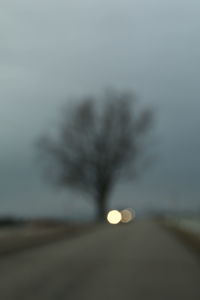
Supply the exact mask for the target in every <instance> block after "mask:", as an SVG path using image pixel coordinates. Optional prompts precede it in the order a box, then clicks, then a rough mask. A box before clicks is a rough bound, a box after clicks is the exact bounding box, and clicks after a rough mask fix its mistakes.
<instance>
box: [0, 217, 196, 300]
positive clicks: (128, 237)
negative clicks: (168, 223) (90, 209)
mask: <svg viewBox="0 0 200 300" xmlns="http://www.w3.org/2000/svg"><path fill="white" fill-rule="evenodd" d="M0 299H1V300H13V299H16V300H17V299H19V300H32V299H37V300H46V299H48V300H53V299H57V300H63V299H65V300H66V299H69V300H90V299H91V300H103V299H106V300H107V299H109V300H112V299H115V300H118V299H120V300H122V299H136V300H146V299H148V300H157V299H159V300H179V299H180V300H185V299H187V300H188V299H192V300H197V299H198V300H199V299H200V265H199V262H198V260H197V258H196V257H195V256H194V254H193V253H192V252H190V251H189V250H188V249H187V248H185V246H183V245H182V244H181V243H180V242H179V241H178V240H176V238H175V236H173V235H172V234H171V233H169V232H167V231H165V230H164V229H162V228H161V227H160V226H159V225H157V224H156V223H154V222H152V221H138V222H136V223H133V224H131V225H124V226H123V225H120V226H114V225H104V226H103V225H102V227H99V228H98V229H97V230H96V231H93V232H90V233H87V234H84V235H82V236H81V237H76V238H73V239H70V240H64V241H59V242H56V243H54V244H51V245H48V246H43V247H41V248H37V249H32V250H29V251H25V252H21V253H18V254H15V255H9V256H5V257H2V258H1V259H0Z"/></svg>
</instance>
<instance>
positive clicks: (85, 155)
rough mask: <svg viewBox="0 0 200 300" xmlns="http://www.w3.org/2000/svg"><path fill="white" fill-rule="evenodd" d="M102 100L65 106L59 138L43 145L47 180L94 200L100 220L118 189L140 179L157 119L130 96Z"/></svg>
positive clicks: (42, 141)
mask: <svg viewBox="0 0 200 300" xmlns="http://www.w3.org/2000/svg"><path fill="white" fill-rule="evenodd" d="M103 100H104V101H99V102H98V103H97V101H95V99H94V98H91V99H83V100H82V101H81V102H77V101H76V102H75V103H73V104H72V105H71V106H67V107H66V109H65V110H64V113H63V116H64V117H63V120H62V122H61V125H60V126H59V128H58V131H57V135H55V136H54V137H53V136H45V137H43V138H41V139H40V143H39V146H40V150H42V153H43V154H44V156H45V158H47V157H48V158H50V159H47V161H48V166H50V168H49V169H48V175H49V177H51V178H53V181H54V183H56V184H58V185H59V186H64V187H71V188H75V189H79V190H81V191H84V192H86V193H88V194H89V195H90V196H92V198H93V199H94V200H95V203H96V205H97V214H98V218H99V219H101V220H102V219H104V217H105V213H106V205H107V200H108V197H109V195H110V193H111V191H112V189H113V187H114V186H115V184H116V183H117V182H118V181H119V180H120V179H128V178H133V176H135V175H136V174H137V171H138V167H139V163H141V158H142V156H143V154H145V152H146V143H145V142H146V137H147V136H148V135H147V133H148V131H149V129H150V127H151V126H150V125H151V122H152V119H153V118H152V116H153V115H152V111H151V110H150V109H149V108H147V109H143V110H142V111H141V110H138V107H137V105H136V103H137V102H136V101H135V99H134V96H133V95H132V94H128V93H120V94H119V93H116V92H112V93H107V94H106V95H105V99H103Z"/></svg>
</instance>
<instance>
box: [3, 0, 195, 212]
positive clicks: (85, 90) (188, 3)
mask: <svg viewBox="0 0 200 300" xmlns="http://www.w3.org/2000/svg"><path fill="white" fill-rule="evenodd" d="M199 15H200V4H199V1H198V0H168V1H160V0H135V1H133V0H123V1H122V0H118V1H116V0H85V1H82V0H77V1H72V0H56V1H53V0H18V1H15V0H1V3H0V37H1V43H0V68H1V72H0V120H1V126H0V136H1V151H0V165H1V168H0V183H1V188H0V214H17V215H55V216H64V215H70V214H71V213H72V214H77V212H78V214H80V213H83V214H87V213H88V212H89V211H90V205H89V204H87V202H86V204H85V202H84V201H82V199H81V196H76V195H70V194H68V193H63V192H62V193H59V192H56V191H54V190H53V189H52V188H51V187H50V186H49V185H47V184H46V183H45V182H44V181H43V180H42V177H41V176H40V174H41V170H40V168H39V166H38V165H37V163H36V160H35V152H36V150H35V147H34V142H35V140H36V139H37V137H38V136H40V135H41V134H42V133H43V132H45V131H46V130H47V129H48V128H49V127H50V126H53V125H54V124H56V122H57V120H58V119H59V115H60V107H61V105H62V104H63V103H64V102H66V101H68V99H69V98H70V97H71V96H74V97H79V96H81V95H85V94H95V95H96V94H97V95H98V94H100V93H101V92H102V90H103V89H104V88H105V87H108V86H112V87H115V88H117V89H129V90H132V91H134V92H135V93H136V94H137V95H138V98H139V99H140V100H141V102H143V103H146V102H147V103H151V104H152V105H154V106H155V107H156V115H157V124H156V135H157V137H159V144H158V145H156V147H155V151H156V152H157V153H158V154H159V155H158V156H159V161H158V162H157V164H156V165H155V166H154V167H152V168H151V169H149V170H148V172H147V173H146V174H145V176H144V177H141V178H140V179H139V180H138V181H137V182H135V184H134V185H127V186H123V187H120V188H119V190H118V191H117V192H116V193H114V194H113V198H112V201H111V203H110V206H112V207H114V206H115V205H122V204H123V203H124V205H125V206H126V205H127V206H132V207H135V208H136V209H137V210H152V209H155V208H156V209H165V208H178V209H179V210H183V209H187V208H190V209H193V210H200V204H199V198H200V188H199V178H200V159H199V153H200V135H199V128H200V118H199V112H200V99H199V98H200V97H199V95H200V84H199V78H200V63H199V61H200V60H199V59H200V39H199V32H200V19H199ZM121 199H122V200H123V201H124V202H123V201H122V200H121ZM124 199H125V200H124Z"/></svg>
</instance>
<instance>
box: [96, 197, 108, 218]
mask: <svg viewBox="0 0 200 300" xmlns="http://www.w3.org/2000/svg"><path fill="white" fill-rule="evenodd" d="M97 218H98V220H99V221H100V222H103V221H105V220H106V198H105V197H100V196H99V197H98V198H97Z"/></svg>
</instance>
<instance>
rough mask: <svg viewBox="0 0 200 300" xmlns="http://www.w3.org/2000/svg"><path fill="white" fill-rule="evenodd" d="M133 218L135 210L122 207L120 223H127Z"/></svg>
mask: <svg viewBox="0 0 200 300" xmlns="http://www.w3.org/2000/svg"><path fill="white" fill-rule="evenodd" d="M134 218H135V211H134V210H133V209H131V208H127V209H123V210H122V211H121V221H122V223H129V222H131V221H132V220H133V219H134Z"/></svg>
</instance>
